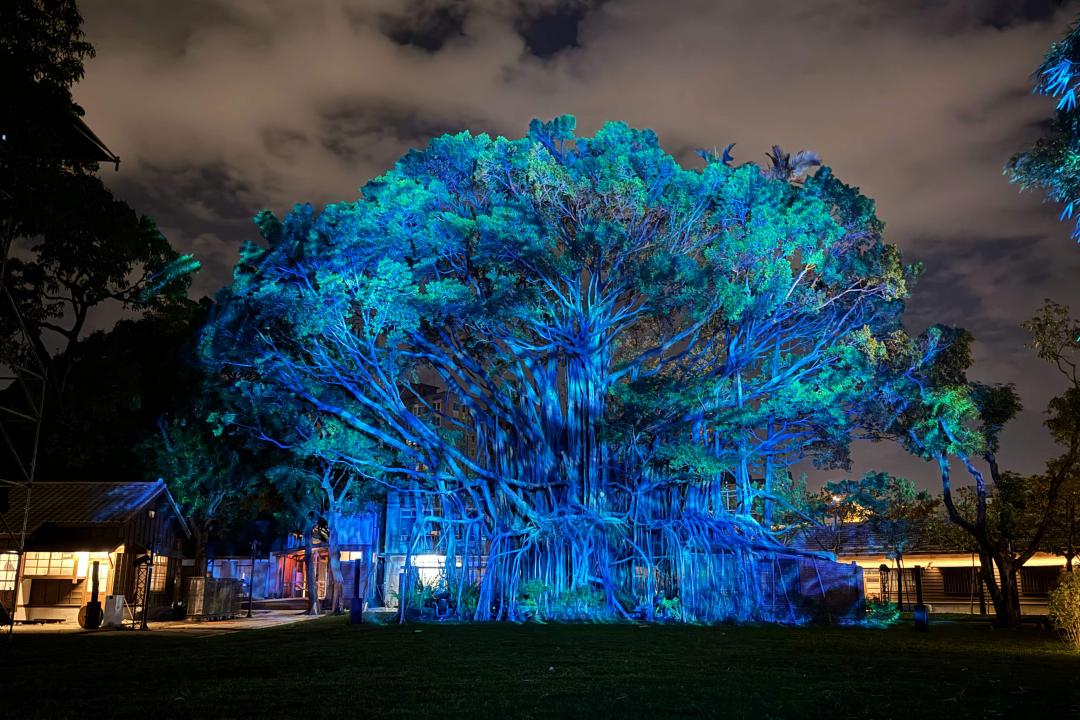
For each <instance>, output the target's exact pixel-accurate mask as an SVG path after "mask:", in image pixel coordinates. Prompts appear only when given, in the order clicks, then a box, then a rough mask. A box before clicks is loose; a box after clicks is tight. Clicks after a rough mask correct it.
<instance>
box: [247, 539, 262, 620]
mask: <svg viewBox="0 0 1080 720" xmlns="http://www.w3.org/2000/svg"><path fill="white" fill-rule="evenodd" d="M258 548H259V541H258V540H252V541H251V573H249V574H248V611H247V616H248V617H251V603H252V602H254V600H255V551H256V550H257V549H258Z"/></svg>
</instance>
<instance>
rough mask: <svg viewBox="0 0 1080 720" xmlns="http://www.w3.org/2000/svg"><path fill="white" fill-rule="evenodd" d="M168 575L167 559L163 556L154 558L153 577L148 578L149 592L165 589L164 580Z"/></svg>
mask: <svg viewBox="0 0 1080 720" xmlns="http://www.w3.org/2000/svg"><path fill="white" fill-rule="evenodd" d="M168 575H169V558H167V557H165V556H164V555H155V556H154V575H153V576H152V577H151V578H150V592H161V591H162V590H164V589H165V580H166V579H167V578H168Z"/></svg>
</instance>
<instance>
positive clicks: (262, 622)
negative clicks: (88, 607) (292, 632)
mask: <svg viewBox="0 0 1080 720" xmlns="http://www.w3.org/2000/svg"><path fill="white" fill-rule="evenodd" d="M315 617H318V616H317V615H304V614H303V612H302V611H298V610H256V611H255V612H253V613H252V617H250V618H248V617H238V618H234V619H232V620H206V621H194V620H165V621H158V622H151V623H150V630H149V632H147V633H142V634H145V635H148V636H155V637H169V636H172V637H176V636H187V637H211V636H214V635H226V634H229V633H235V632H240V631H241V630H261V629H263V628H268V627H277V626H279V625H288V624H289V623H295V622H303V621H304V620H312V619H314V618H315ZM14 631H15V634H17V635H37V634H42V635H48V634H59V633H64V634H75V633H81V634H83V635H101V636H106V635H130V634H135V633H138V631H136V630H131V629H127V628H125V629H122V630H121V629H117V628H101V629H100V630H84V629H83V628H81V627H79V626H78V625H77V624H76V623H66V622H65V623H48V624H44V625H16V626H15V630H14ZM2 632H4V633H6V632H8V628H3V629H2Z"/></svg>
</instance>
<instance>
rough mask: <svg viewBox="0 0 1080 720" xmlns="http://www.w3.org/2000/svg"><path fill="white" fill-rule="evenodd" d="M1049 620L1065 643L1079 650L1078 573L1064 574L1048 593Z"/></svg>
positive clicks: (1079, 581)
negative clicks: (1054, 587) (1055, 586)
mask: <svg viewBox="0 0 1080 720" xmlns="http://www.w3.org/2000/svg"><path fill="white" fill-rule="evenodd" d="M1049 615H1050V620H1051V621H1052V622H1053V623H1054V627H1056V628H1057V629H1058V632H1060V633H1061V634H1062V636H1063V637H1064V638H1065V642H1067V643H1069V644H1070V645H1072V646H1073V647H1074V648H1075V649H1077V650H1080V573H1076V572H1072V573H1066V574H1065V575H1064V576H1062V578H1061V584H1060V585H1058V586H1057V588H1056V589H1055V590H1053V591H1052V592H1051V593H1050V601H1049Z"/></svg>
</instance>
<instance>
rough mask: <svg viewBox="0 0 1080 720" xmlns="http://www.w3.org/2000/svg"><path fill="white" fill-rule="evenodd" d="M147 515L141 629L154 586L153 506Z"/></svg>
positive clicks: (154, 543)
mask: <svg viewBox="0 0 1080 720" xmlns="http://www.w3.org/2000/svg"><path fill="white" fill-rule="evenodd" d="M147 515H148V516H149V518H150V561H149V562H148V563H146V589H145V590H143V606H142V629H143V630H146V629H148V628H147V627H146V616H147V614H148V613H149V612H150V588H152V587H153V586H154V556H155V555H156V554H157V522H156V520H155V517H156V515H157V513H155V512H154V508H150V510H149V511H148V512H147Z"/></svg>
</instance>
